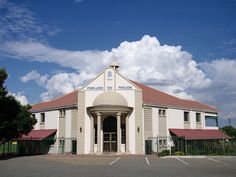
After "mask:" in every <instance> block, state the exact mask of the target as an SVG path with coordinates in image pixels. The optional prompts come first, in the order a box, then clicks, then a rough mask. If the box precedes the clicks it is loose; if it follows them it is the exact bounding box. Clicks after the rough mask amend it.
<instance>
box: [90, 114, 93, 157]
mask: <svg viewBox="0 0 236 177" xmlns="http://www.w3.org/2000/svg"><path fill="white" fill-rule="evenodd" d="M90 118H91V131H90V132H91V147H90V153H91V154H93V153H94V118H93V116H91V117H90Z"/></svg>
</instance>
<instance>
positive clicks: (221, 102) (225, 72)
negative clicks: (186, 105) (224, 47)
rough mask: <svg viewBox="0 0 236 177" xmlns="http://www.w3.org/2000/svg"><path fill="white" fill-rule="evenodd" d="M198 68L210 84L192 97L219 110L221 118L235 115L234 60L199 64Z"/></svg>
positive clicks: (235, 71)
mask: <svg viewBox="0 0 236 177" xmlns="http://www.w3.org/2000/svg"><path fill="white" fill-rule="evenodd" d="M200 66H201V68H203V70H204V72H205V74H206V75H207V76H208V77H209V78H210V79H211V80H212V84H211V85H210V86H209V87H208V88H207V89H203V90H201V91H199V93H196V92H195V93H194V96H195V97H198V98H199V100H201V101H204V102H207V103H209V104H212V105H215V106H217V107H218V108H219V109H221V111H222V112H221V117H223V118H226V117H227V116H228V115H229V114H230V115H231V116H232V115H236V109H235V108H236V103H235V100H236V82H235V81H236V70H235V68H236V60H230V59H218V60H212V61H210V62H205V63H201V64H200ZM201 92H202V93H203V94H200V93H201ZM234 118H236V117H234Z"/></svg>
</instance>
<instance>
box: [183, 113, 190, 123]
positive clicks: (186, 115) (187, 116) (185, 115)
mask: <svg viewBox="0 0 236 177" xmlns="http://www.w3.org/2000/svg"><path fill="white" fill-rule="evenodd" d="M184 122H189V112H184Z"/></svg>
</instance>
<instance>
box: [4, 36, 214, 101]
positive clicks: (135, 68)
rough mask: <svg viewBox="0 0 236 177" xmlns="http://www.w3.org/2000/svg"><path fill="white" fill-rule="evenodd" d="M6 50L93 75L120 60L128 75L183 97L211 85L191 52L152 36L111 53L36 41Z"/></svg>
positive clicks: (13, 44)
mask: <svg viewBox="0 0 236 177" xmlns="http://www.w3.org/2000/svg"><path fill="white" fill-rule="evenodd" d="M3 50H4V54H5V55H8V56H9V57H13V58H17V59H22V58H24V59H25V60H29V61H32V60H33V61H39V62H52V63H57V64H60V65H61V66H65V67H71V68H74V69H77V70H81V71H84V72H85V73H92V74H96V73H98V72H100V71H101V70H103V69H104V68H105V67H107V66H108V65H109V64H110V63H111V61H116V62H118V63H119V64H120V65H121V71H120V72H121V73H122V74H123V75H124V76H126V77H128V78H130V79H133V80H137V81H140V82H143V83H145V84H148V85H152V86H154V87H159V88H160V89H162V90H164V91H167V92H169V93H171V94H175V95H177V96H180V97H183V98H193V97H192V95H189V94H188V93H187V92H186V90H187V89H189V88H192V89H199V88H205V87H207V86H209V85H210V83H211V80H210V79H209V78H207V77H206V75H205V74H204V73H203V71H202V70H201V69H199V67H198V64H197V63H196V61H194V60H193V59H192V55H191V54H190V53H189V52H187V51H183V50H182V48H181V46H169V45H161V44H160V42H159V41H158V39H157V38H156V37H151V36H149V35H145V36H143V37H142V39H141V40H139V41H134V42H128V41H125V42H122V43H121V44H120V45H119V46H118V47H117V48H113V49H112V50H111V51H106V50H105V51H96V50H86V51H69V50H60V49H55V48H53V47H51V46H48V45H45V44H43V43H39V42H33V41H27V42H7V43H5V45H4V47H3V49H2V51H3Z"/></svg>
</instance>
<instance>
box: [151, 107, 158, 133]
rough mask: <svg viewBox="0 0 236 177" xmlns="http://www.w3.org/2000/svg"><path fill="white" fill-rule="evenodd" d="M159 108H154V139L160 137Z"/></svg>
mask: <svg viewBox="0 0 236 177" xmlns="http://www.w3.org/2000/svg"><path fill="white" fill-rule="evenodd" d="M158 124H159V123H158V108H152V129H153V135H152V136H153V137H157V135H158V131H159V130H158Z"/></svg>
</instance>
